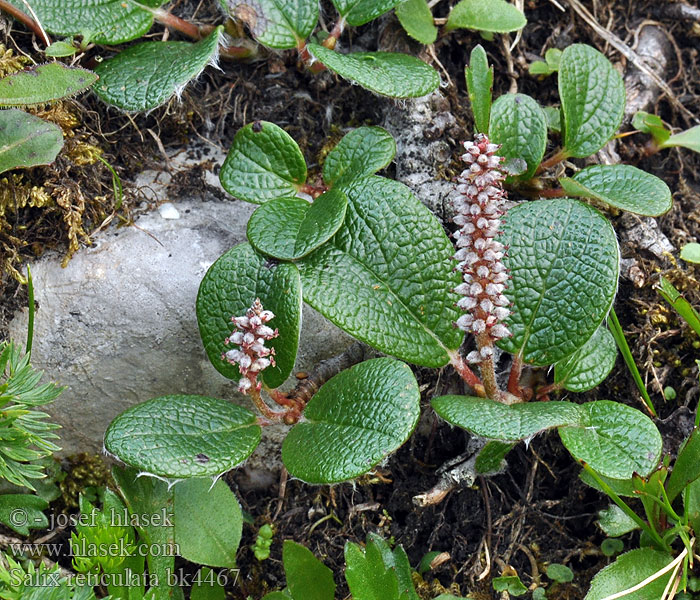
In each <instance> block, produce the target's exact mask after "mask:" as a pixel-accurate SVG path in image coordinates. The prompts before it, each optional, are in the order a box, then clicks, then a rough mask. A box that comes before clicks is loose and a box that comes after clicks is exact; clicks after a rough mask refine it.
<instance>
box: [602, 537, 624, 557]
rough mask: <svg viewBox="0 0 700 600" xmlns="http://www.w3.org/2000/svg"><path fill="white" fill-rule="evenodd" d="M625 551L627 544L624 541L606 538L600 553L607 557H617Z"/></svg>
mask: <svg viewBox="0 0 700 600" xmlns="http://www.w3.org/2000/svg"><path fill="white" fill-rule="evenodd" d="M624 549H625V544H624V543H623V542H622V540H618V539H614V538H606V539H604V540H603V541H602V542H601V544H600V551H601V552H602V553H603V554H604V555H605V556H615V555H616V554H620V552H622V551H623V550H624Z"/></svg>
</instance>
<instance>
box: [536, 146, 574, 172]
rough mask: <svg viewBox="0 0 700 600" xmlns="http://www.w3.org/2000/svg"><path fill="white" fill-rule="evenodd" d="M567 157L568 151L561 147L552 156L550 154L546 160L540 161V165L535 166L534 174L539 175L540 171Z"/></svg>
mask: <svg viewBox="0 0 700 600" xmlns="http://www.w3.org/2000/svg"><path fill="white" fill-rule="evenodd" d="M567 158H569V153H568V152H567V151H566V149H564V148H562V149H561V150H559V151H558V152H555V153H554V154H552V156H550V157H549V158H548V159H547V160H545V161H543V162H541V163H540V166H539V167H537V170H536V171H535V175H539V174H540V173H541V172H542V171H545V170H547V169H550V168H551V167H553V166H554V165H556V164H559V163H560V162H561V161H562V160H566V159H567Z"/></svg>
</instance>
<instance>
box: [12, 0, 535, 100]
mask: <svg viewBox="0 0 700 600" xmlns="http://www.w3.org/2000/svg"><path fill="white" fill-rule="evenodd" d="M401 1H402V0H380V1H365V0H361V1H358V0H333V4H334V6H335V8H336V10H337V12H338V15H337V21H336V24H335V25H334V26H333V27H332V29H331V31H330V32H324V31H320V32H319V33H318V34H316V35H315V34H314V31H315V30H316V28H317V25H318V20H319V3H318V0H294V1H291V0H284V1H281V2H280V1H279V0H255V1H252V0H251V1H249V2H248V1H242V0H229V1H228V2H227V1H226V0H222V1H220V2H218V3H217V4H218V7H219V8H220V9H221V11H222V12H223V14H224V17H225V19H226V24H225V25H226V31H227V33H226V34H224V26H223V25H222V26H219V27H212V26H201V27H198V26H196V25H193V24H191V23H188V22H185V21H183V20H182V19H180V18H179V17H176V16H175V15H173V14H171V13H169V12H167V11H166V10H165V9H163V8H162V5H163V4H164V1H163V0H147V1H144V2H135V1H133V0H127V1H126V2H124V1H122V0H69V1H68V2H66V1H65V0H43V1H42V2H39V3H37V6H33V9H34V11H35V13H36V16H37V18H38V21H39V22H40V23H41V24H42V25H43V27H44V28H45V29H46V31H48V32H49V33H53V34H57V35H63V36H77V35H81V36H83V39H84V42H85V38H86V37H87V38H89V40H90V41H91V42H93V43H95V44H101V45H107V46H112V45H118V44H123V43H125V42H129V41H132V40H135V39H137V38H140V37H141V36H143V35H145V34H146V33H147V32H148V31H149V29H150V28H151V26H152V25H153V22H154V20H155V21H158V22H160V23H163V24H165V25H167V26H168V27H171V28H174V29H176V30H178V31H180V32H182V33H184V34H185V35H187V36H189V37H191V38H194V39H195V40H196V41H195V42H193V43H190V42H183V41H166V42H141V43H137V44H135V45H133V46H130V47H129V48H127V49H126V50H124V51H122V52H120V53H119V54H117V55H116V56H114V57H113V58H109V59H107V60H105V61H103V62H101V63H100V64H98V66H97V67H96V68H95V72H96V73H97V74H98V75H99V77H100V80H99V82H98V83H97V85H96V86H95V91H96V93H97V94H98V95H99V96H100V97H101V98H102V99H103V100H105V101H106V102H108V103H109V104H113V105H115V106H118V107H120V108H122V109H124V110H128V111H142V110H149V109H152V108H155V107H157V106H159V105H160V104H163V103H164V102H166V101H167V100H168V99H169V98H171V97H172V96H173V95H174V94H179V93H180V92H181V91H182V89H183V88H184V87H185V86H186V85H187V83H189V82H190V81H192V80H193V79H194V78H196V77H197V76H198V75H199V74H200V73H201V72H202V71H203V70H204V68H205V67H206V66H207V65H217V63H218V58H219V56H220V55H221V56H224V57H227V58H234V59H236V58H237V59H240V58H247V57H250V56H254V55H255V54H257V46H258V44H259V45H260V46H263V47H266V48H269V49H272V50H285V49H296V50H297V51H298V52H299V56H300V58H301V60H302V62H304V64H305V65H306V66H307V67H308V68H309V69H310V70H311V71H312V72H318V71H320V70H323V69H329V70H331V71H333V72H335V73H337V74H338V75H340V76H341V77H344V78H346V79H349V80H351V81H353V82H355V83H358V84H359V85H361V86H363V87H365V88H367V89H369V90H371V91H373V92H375V93H377V94H382V95H386V96H391V97H397V98H411V97H416V96H423V95H425V94H427V93H429V92H431V91H433V90H435V89H436V88H437V86H438V84H439V82H440V79H439V76H438V74H437V72H436V71H435V70H434V69H433V68H432V67H430V66H428V65H427V64H426V63H424V62H423V61H421V60H419V59H418V58H415V57H413V56H409V55H407V54H400V53H394V52H351V53H348V54H342V53H340V52H336V51H335V50H334V48H335V45H336V42H337V41H338V39H339V38H340V37H341V35H342V33H343V31H344V29H345V28H346V26H348V25H350V26H354V27H357V26H360V25H364V24H366V23H368V22H370V21H372V20H374V19H376V18H378V17H380V16H381V15H383V14H384V13H386V12H388V11H390V10H392V9H393V8H394V7H395V6H397V5H398V4H400V2H401ZM8 2H9V4H11V5H13V11H14V13H13V14H16V13H17V11H20V14H21V15H22V17H23V18H22V20H23V21H24V22H25V23H30V24H32V23H34V21H33V19H32V18H31V17H30V16H29V15H27V14H24V13H25V12H26V7H25V6H24V3H23V2H22V0H0V8H3V7H4V5H5V4H7V3H8ZM5 8H6V7H5ZM511 8H512V7H511ZM513 10H515V9H513ZM516 12H518V11H516ZM519 14H521V13H519ZM521 16H522V15H521ZM524 24H525V23H524V17H523V23H522V24H521V25H520V26H522V25H524ZM34 26H35V28H37V27H38V26H37V25H36V23H34ZM245 29H247V31H248V32H249V34H250V36H252V38H253V39H252V40H251V39H250V38H248V37H246V35H245V33H244V30H245ZM253 40H254V41H253ZM84 42H83V45H85V43H84ZM65 45H68V44H64V46H65ZM65 50H66V49H65V48H63V52H65ZM53 51H54V50H52V52H53Z"/></svg>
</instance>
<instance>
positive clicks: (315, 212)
mask: <svg viewBox="0 0 700 600" xmlns="http://www.w3.org/2000/svg"><path fill="white" fill-rule="evenodd" d="M347 205H348V199H347V196H346V195H345V194H344V193H343V192H342V191H340V190H337V189H332V190H329V191H327V192H326V193H325V194H322V195H321V196H319V197H318V198H317V199H316V200H314V202H313V204H309V203H308V202H307V201H306V200H302V199H301V198H275V199H274V200H269V201H268V202H266V203H265V204H263V205H262V206H261V207H260V208H258V209H257V210H256V211H255V212H254V213H253V215H252V216H251V217H250V221H248V239H249V240H250V243H251V244H253V246H255V248H256V249H257V250H258V251H260V252H262V253H263V254H268V255H269V256H272V257H274V258H279V259H282V260H296V259H298V258H301V257H302V256H306V255H307V254H309V252H312V251H313V250H315V249H316V248H318V247H319V246H320V245H321V244H324V243H325V242H327V241H328V240H329V239H330V238H331V237H332V236H333V234H334V233H335V232H336V231H338V229H339V228H340V226H341V225H342V224H343V220H344V219H345V210H346V208H347Z"/></svg>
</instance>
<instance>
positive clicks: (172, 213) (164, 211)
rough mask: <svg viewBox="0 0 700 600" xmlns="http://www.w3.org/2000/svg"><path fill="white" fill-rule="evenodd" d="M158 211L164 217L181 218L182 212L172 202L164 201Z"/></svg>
mask: <svg viewBox="0 0 700 600" xmlns="http://www.w3.org/2000/svg"><path fill="white" fill-rule="evenodd" d="M158 212H159V213H160V216H161V217H163V218H164V219H179V218H180V212H179V211H178V210H177V208H175V205H174V204H172V203H171V202H164V203H163V204H161V205H160V206H159V207H158Z"/></svg>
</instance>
